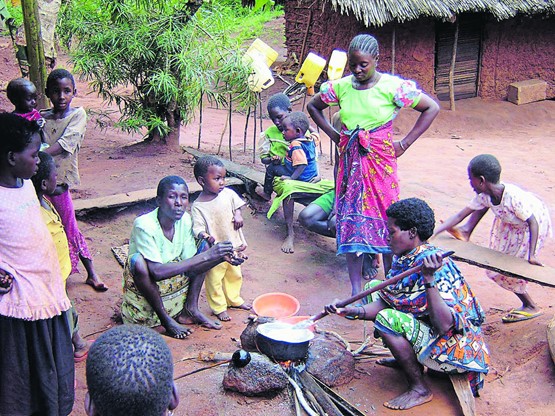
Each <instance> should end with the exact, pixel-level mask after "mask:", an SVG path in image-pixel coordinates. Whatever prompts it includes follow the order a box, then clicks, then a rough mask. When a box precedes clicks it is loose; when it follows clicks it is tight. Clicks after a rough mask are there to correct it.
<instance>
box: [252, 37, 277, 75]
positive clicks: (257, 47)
mask: <svg viewBox="0 0 555 416" xmlns="http://www.w3.org/2000/svg"><path fill="white" fill-rule="evenodd" d="M246 55H248V56H250V57H251V58H252V60H253V61H257V60H258V61H260V60H262V61H263V62H265V63H266V66H267V67H268V68H270V67H271V66H272V64H273V63H274V62H275V61H276V59H277V57H278V56H279V54H278V53H277V51H276V50H274V49H272V48H271V47H270V46H268V45H267V44H266V43H264V42H263V41H261V40H260V39H258V38H256V39H255V40H254V42H253V43H252V45H251V46H249V49H247V52H246Z"/></svg>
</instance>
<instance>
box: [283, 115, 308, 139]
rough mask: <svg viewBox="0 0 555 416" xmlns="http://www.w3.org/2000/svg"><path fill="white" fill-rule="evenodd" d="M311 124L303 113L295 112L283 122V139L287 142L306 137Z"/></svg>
mask: <svg viewBox="0 0 555 416" xmlns="http://www.w3.org/2000/svg"><path fill="white" fill-rule="evenodd" d="M309 126H310V122H309V121H308V117H307V116H306V114H305V113H303V112H302V111H293V112H292V113H290V114H289V115H288V116H287V117H286V118H284V119H283V122H282V133H283V137H284V138H285V140H287V141H289V142H290V141H291V140H294V139H299V138H302V137H304V136H305V134H306V132H307V130H308V127H309Z"/></svg>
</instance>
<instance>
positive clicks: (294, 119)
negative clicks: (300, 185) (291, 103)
mask: <svg viewBox="0 0 555 416" xmlns="http://www.w3.org/2000/svg"><path fill="white" fill-rule="evenodd" d="M281 123H282V124H281V128H282V134H283V137H284V138H285V140H286V141H287V142H288V143H289V148H288V149H287V154H286V156H285V159H284V161H283V165H270V166H269V167H268V168H267V169H266V176H268V177H270V176H271V178H272V180H271V181H269V182H270V183H271V184H272V183H273V180H274V178H275V177H281V179H283V180H285V179H292V180H298V181H302V182H309V181H311V180H312V179H314V178H315V177H317V176H318V163H317V160H316V144H315V141H314V139H313V138H312V137H306V132H307V131H308V128H309V126H310V124H309V121H308V117H307V116H306V114H304V113H303V112H300V111H294V112H292V113H290V114H289V115H288V116H287V117H285V118H284V119H283V120H282V122H281ZM264 186H265V189H264V194H263V195H261V196H262V197H264V198H265V199H270V198H271V195H272V193H271V188H270V192H266V191H268V189H266V184H265V185H264ZM272 186H273V185H272Z"/></svg>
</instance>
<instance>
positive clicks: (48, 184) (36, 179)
mask: <svg viewBox="0 0 555 416" xmlns="http://www.w3.org/2000/svg"><path fill="white" fill-rule="evenodd" d="M39 159H40V164H39V169H38V170H37V173H35V174H34V175H33V177H32V178H31V181H33V185H34V186H35V191H36V192H37V195H52V194H53V193H54V191H55V190H56V179H57V178H58V175H57V174H56V163H55V162H54V159H53V158H52V156H50V155H49V154H48V153H45V152H39Z"/></svg>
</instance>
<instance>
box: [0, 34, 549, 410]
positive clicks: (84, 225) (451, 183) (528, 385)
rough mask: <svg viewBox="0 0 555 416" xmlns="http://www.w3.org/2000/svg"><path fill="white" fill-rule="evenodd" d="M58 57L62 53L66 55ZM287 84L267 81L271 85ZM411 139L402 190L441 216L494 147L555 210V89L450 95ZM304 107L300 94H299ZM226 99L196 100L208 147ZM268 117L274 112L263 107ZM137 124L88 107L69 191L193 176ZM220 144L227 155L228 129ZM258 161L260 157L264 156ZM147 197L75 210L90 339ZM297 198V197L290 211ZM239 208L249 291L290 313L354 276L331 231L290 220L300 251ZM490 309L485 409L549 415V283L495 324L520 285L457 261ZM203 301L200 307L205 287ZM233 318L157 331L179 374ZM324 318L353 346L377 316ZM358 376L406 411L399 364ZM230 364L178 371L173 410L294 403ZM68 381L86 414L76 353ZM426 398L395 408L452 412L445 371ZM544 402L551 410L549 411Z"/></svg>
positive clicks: (364, 401) (112, 311) (237, 151)
mask: <svg viewBox="0 0 555 416" xmlns="http://www.w3.org/2000/svg"><path fill="white" fill-rule="evenodd" d="M0 47H1V49H0V62H1V65H0V81H1V85H2V88H5V85H6V83H7V81H9V80H10V79H12V78H14V77H16V76H18V72H17V67H16V66H15V64H14V59H13V54H12V50H11V49H10V47H9V43H8V41H7V40H6V38H3V39H1V38H0ZM62 61H63V57H62ZM283 87H284V85H283V84H281V85H276V87H275V89H276V90H279V89H282V88H283ZM78 90H79V95H78V97H76V98H75V99H74V102H73V105H75V106H84V107H85V108H86V109H87V110H89V111H91V112H92V113H91V114H93V113H94V112H95V111H99V110H100V109H101V108H103V107H102V103H101V100H100V99H99V98H98V97H96V95H95V94H90V93H89V91H90V90H89V89H88V87H87V85H86V84H85V83H82V82H79V83H78ZM445 104H446V103H442V107H443V108H444V109H443V111H441V113H440V115H439V116H438V118H437V119H436V121H435V122H434V124H433V125H432V127H431V128H430V130H429V131H428V132H426V133H425V134H424V136H423V137H421V138H420V140H419V141H418V142H417V143H416V144H415V145H414V146H412V147H411V148H410V150H409V151H408V152H407V153H406V154H405V155H404V156H403V157H402V158H401V159H400V160H399V165H400V166H399V172H400V178H401V190H402V196H403V197H409V196H416V197H420V198H423V199H425V200H426V201H428V202H429V203H430V205H431V206H432V207H433V208H434V210H435V212H436V216H437V219H445V218H447V217H448V216H449V215H450V214H452V213H455V212H457V211H458V210H459V209H461V208H462V207H463V206H464V205H465V203H467V202H468V201H469V200H470V198H471V197H472V189H471V188H470V186H469V184H468V179H467V174H466V166H467V163H468V161H469V160H470V159H471V158H472V157H473V156H475V155H476V154H479V153H492V154H494V155H496V156H497V157H498V158H499V160H500V161H501V164H502V166H503V168H504V171H503V175H502V179H503V180H505V181H507V182H513V183H516V184H518V185H520V186H522V187H524V188H525V189H528V190H531V191H533V192H535V193H537V194H538V195H539V196H541V197H542V198H543V199H544V200H545V201H546V202H547V204H548V205H549V207H550V210H551V213H552V217H553V214H554V213H555V192H553V191H554V187H555V177H554V176H553V173H554V172H555V162H554V156H555V151H554V150H553V147H554V145H555V142H554V140H555V102H554V101H544V102H538V103H533V104H528V105H523V106H516V105H513V104H511V103H508V102H484V101H482V100H480V99H469V100H462V101H458V102H457V103H456V106H457V107H456V111H449V110H448V105H445ZM296 107H298V109H302V100H299V101H298V102H297V103H296ZM0 109H2V110H10V111H11V109H12V108H11V106H10V104H9V102H8V101H7V100H6V98H5V93H2V94H1V97H0ZM416 115H417V114H416V113H415V112H412V111H410V110H405V111H403V112H401V115H400V116H399V118H398V120H397V121H396V134H397V136H398V138H402V135H403V133H405V132H407V131H408V129H409V128H410V126H411V123H413V122H414V120H415V118H416ZM226 117H227V112H226V110H218V109H213V108H208V109H205V111H204V113H203V130H202V144H201V150H203V151H206V152H211V153H215V152H216V150H217V148H218V143H219V141H220V137H221V136H222V130H223V126H224V124H225V119H226ZM263 125H264V128H266V127H268V126H269V125H270V121H269V120H267V119H264V120H263ZM244 127H245V116H244V115H242V114H234V115H233V123H232V153H233V159H234V161H238V162H240V163H245V164H250V165H252V147H253V143H252V142H253V134H252V119H251V122H250V124H249V132H248V135H247V142H248V143H247V145H246V152H243V140H244V136H243V132H244ZM181 138H182V144H183V145H189V146H196V143H197V139H198V123H197V121H195V122H194V123H192V124H191V125H189V126H187V127H184V128H183V129H182V132H181ZM140 139H141V137H140V136H134V137H133V136H129V135H126V134H124V133H121V132H119V131H116V130H114V129H112V128H108V129H106V130H101V129H99V128H98V127H97V126H96V125H95V117H94V116H91V119H90V122H89V125H88V130H87V136H86V140H85V142H84V144H83V147H82V149H81V154H80V171H81V178H82V184H81V186H80V187H79V188H78V189H75V190H74V191H75V192H74V197H75V198H76V199H77V198H92V197H98V196H105V195H110V194H117V193H124V192H129V191H133V190H139V189H146V188H154V187H155V186H156V185H157V183H158V181H159V180H160V179H161V178H162V177H163V176H166V175H169V174H178V175H181V176H183V177H185V178H186V180H187V181H191V180H193V179H192V178H193V176H192V164H191V162H192V159H191V157H189V156H188V155H187V154H184V153H182V152H181V151H177V150H174V149H171V148H169V147H168V146H165V145H163V144H161V143H152V144H148V145H147V144H143V143H140ZM223 142H224V145H223V146H222V151H221V152H220V154H221V155H222V157H228V154H229V149H228V147H227V142H228V136H227V133H225V135H224V136H223ZM322 149H323V155H322V156H321V159H320V166H321V169H322V171H323V176H324V177H327V178H330V179H331V177H332V175H331V164H330V159H329V156H328V155H329V142H328V141H326V138H324V140H323V145H322ZM254 166H255V168H257V169H260V170H262V165H261V164H260V163H255V164H254ZM152 208H153V206H152V205H149V204H140V205H136V206H132V207H128V208H127V209H122V210H103V211H96V212H94V213H91V214H89V215H87V216H86V217H83V218H81V219H80V226H81V230H82V232H83V233H84V234H85V236H86V237H87V240H88V242H89V244H90V248H91V251H92V253H93V254H94V264H95V267H96V269H97V271H98V272H99V273H100V275H101V276H102V277H103V279H104V281H105V282H106V283H107V284H108V285H109V286H110V290H109V291H108V292H106V293H96V292H94V291H93V290H92V289H91V288H90V287H89V286H86V285H84V279H85V278H84V276H83V275H74V276H72V277H70V279H69V283H68V287H69V293H70V296H71V298H72V299H74V300H75V303H76V306H77V310H78V311H79V315H80V326H81V331H82V334H84V335H86V336H87V338H88V339H94V338H95V337H97V336H98V335H97V334H98V333H100V332H102V331H104V330H106V329H107V328H109V327H112V326H114V325H117V323H116V321H115V318H116V317H117V316H118V314H119V305H120V303H121V278H122V269H121V267H120V266H119V265H118V263H117V262H116V260H115V259H114V257H113V256H112V253H111V251H110V247H112V246H117V245H121V244H123V243H124V242H126V241H127V239H128V238H129V234H130V231H131V225H132V222H133V220H134V218H135V217H136V216H137V215H140V214H142V213H145V212H147V211H149V210H151V209H152ZM301 208H302V207H297V212H298V211H299V210H300V209H301ZM249 212H250V210H247V211H245V213H244V217H245V227H244V230H245V235H246V238H247V240H248V242H249V249H248V254H249V260H248V261H247V262H246V263H245V264H244V266H243V272H244V285H243V294H244V297H245V298H246V299H249V300H253V299H254V298H255V297H256V296H258V295H260V294H262V293H266V292H273V291H285V292H287V293H290V294H291V295H293V296H295V297H297V299H299V301H300V304H301V309H300V311H299V315H311V314H314V313H317V312H319V311H320V310H321V308H322V306H323V305H324V304H325V303H328V302H329V301H331V300H333V299H334V298H346V297H348V296H349V293H350V285H349V282H348V276H347V271H346V266H345V259H344V258H343V257H337V256H336V255H335V243H334V241H333V240H331V239H327V238H325V237H321V236H318V235H315V234H313V233H311V232H308V231H305V230H303V229H301V228H300V226H298V225H297V228H296V246H295V248H296V250H295V253H294V254H290V255H287V254H283V253H281V251H280V249H279V247H280V245H281V241H282V240H283V238H284V236H285V226H284V222H283V216H282V213H281V211H278V212H277V213H276V214H274V217H273V218H272V219H271V220H268V219H266V217H265V215H264V212H258V213H252V215H251V213H249ZM491 220H492V218H491V216H490V215H489V214H488V216H486V218H484V219H483V220H482V223H481V224H480V225H479V226H478V228H477V229H476V231H475V235H474V236H473V241H474V242H475V243H476V244H481V245H487V241H488V235H489V227H490V224H491ZM540 259H541V260H543V261H544V262H545V264H546V265H549V266H551V267H555V241H554V240H553V239H551V240H549V241H548V242H547V244H546V246H545V247H544V249H543V251H542V253H541V256H540ZM460 267H461V269H462V270H463V272H464V274H465V276H466V278H467V279H468V281H469V282H470V284H471V285H472V287H473V289H474V291H475V293H476V294H477V296H478V298H479V300H480V301H481V303H482V305H483V307H484V309H485V310H486V313H487V317H488V319H487V322H486V324H485V326H484V331H485V334H486V340H487V343H488V345H489V348H490V351H491V357H492V367H491V372H490V374H489V375H488V376H487V379H486V384H485V388H484V390H483V391H482V396H481V397H480V398H478V399H477V400H476V406H477V411H478V413H479V414H481V415H492V416H493V415H496V416H497V415H518V414H527V415H528V416H534V415H538V416H539V415H542V416H543V415H546V414H551V413H552V412H553V411H554V409H555V394H554V392H555V390H554V388H555V386H554V382H555V371H554V366H553V362H552V361H551V358H550V356H549V352H548V348H547V341H546V326H547V323H548V322H549V320H551V318H552V317H553V314H554V310H553V305H554V301H553V299H554V295H555V291H554V290H553V289H549V288H544V287H540V286H538V285H533V284H532V285H530V293H531V295H532V297H533V298H534V299H535V300H536V301H537V303H538V304H539V305H540V306H541V307H542V308H543V310H544V312H545V313H544V314H543V316H541V317H539V318H537V319H534V320H531V321H527V322H521V323H515V324H503V323H502V322H501V316H502V315H503V314H504V313H505V311H507V310H508V309H510V308H511V307H515V306H517V299H516V297H515V296H514V295H513V294H511V293H509V292H506V291H504V290H503V289H501V288H500V287H498V286H497V285H495V284H494V283H493V282H491V281H489V280H488V279H487V278H486V277H485V274H484V271H483V270H480V269H478V268H475V267H471V266H468V265H466V264H464V263H461V264H460ZM200 305H201V309H202V310H203V311H204V312H205V313H208V306H207V304H206V301H205V299H204V296H203V297H202V299H201V304H200ZM230 314H231V317H232V321H231V322H230V323H225V324H224V329H223V330H221V331H209V330H203V329H201V328H195V332H194V333H193V334H192V335H191V336H190V337H189V338H188V339H186V340H183V341H179V340H174V339H170V338H165V339H166V341H167V342H168V344H169V345H170V347H171V349H172V352H173V355H174V359H175V361H176V364H175V376H176V377H177V376H179V375H182V374H184V373H186V372H188V371H191V370H193V369H196V368H200V367H202V364H199V363H196V362H195V361H182V362H179V360H180V359H181V358H184V357H194V356H196V355H197V354H198V353H199V352H200V351H223V352H233V351H235V350H236V349H237V348H238V345H239V344H238V342H239V336H240V334H241V332H242V330H243V329H244V328H245V322H244V321H245V319H246V317H247V315H248V313H247V312H244V311H236V310H232V311H231V312H230ZM319 327H321V328H323V329H328V330H333V331H336V332H338V333H339V334H341V336H343V337H344V338H345V339H346V340H348V341H350V342H352V343H353V345H356V344H357V343H358V342H361V341H362V340H363V339H364V337H365V334H366V333H368V334H370V333H372V324H371V323H368V324H364V323H362V322H358V321H357V322H352V321H347V320H344V319H341V318H339V317H327V318H325V319H323V320H322V321H320V323H319ZM356 369H357V372H356V376H355V379H354V380H353V381H352V382H351V383H349V384H347V385H344V386H341V387H339V388H337V389H336V390H337V391H338V392H339V393H340V394H341V395H343V396H344V397H345V398H346V399H347V400H348V401H350V402H351V403H352V404H353V405H355V406H356V407H357V408H358V409H359V410H360V411H361V412H363V413H364V414H368V415H374V414H377V415H392V414H401V413H400V412H397V411H390V410H388V409H386V408H384V407H383V406H382V403H383V402H384V401H385V400H387V399H390V398H392V397H394V396H396V395H397V394H399V393H401V392H402V391H403V390H404V388H405V384H404V380H403V377H402V375H401V374H400V373H399V372H398V371H397V370H393V369H388V368H384V367H380V366H378V365H376V364H375V363H374V361H373V360H361V361H358V363H357V367H356ZM224 372H225V367H220V368H216V369H211V370H207V371H205V372H202V373H200V374H195V375H193V376H190V377H186V378H182V379H180V380H179V381H178V382H177V385H178V388H179V391H180V397H181V403H180V406H179V407H178V408H177V409H176V411H175V413H174V414H176V415H197V414H198V415H207V416H211V415H230V416H234V415H244V416H249V415H253V416H254V415H260V414H265V415H268V416H272V415H276V416H277V415H280V416H282V415H287V414H291V415H293V414H294V410H293V407H292V401H291V400H290V398H289V396H288V394H287V393H282V394H280V395H278V396H277V397H275V398H272V399H266V398H247V397H244V396H242V395H239V394H235V393H229V392H226V391H224V390H223V388H222V385H221V381H222V377H223V374H224ZM76 378H77V392H76V400H75V406H74V411H73V413H72V414H73V415H84V411H83V399H84V395H85V392H86V386H85V363H79V364H77V365H76ZM428 380H429V383H430V385H431V388H432V390H433V392H434V400H433V401H432V402H430V403H428V404H425V405H423V406H420V407H417V408H414V409H411V410H409V411H405V412H403V413H402V414H404V415H421V414H433V415H435V414H444V415H459V414H460V413H461V411H460V409H459V407H458V403H457V399H456V397H455V394H454V392H453V390H452V388H451V386H450V383H449V381H445V380H439V379H428ZM549 409H551V410H549Z"/></svg>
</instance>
